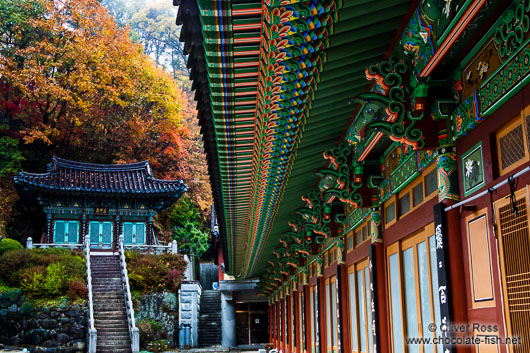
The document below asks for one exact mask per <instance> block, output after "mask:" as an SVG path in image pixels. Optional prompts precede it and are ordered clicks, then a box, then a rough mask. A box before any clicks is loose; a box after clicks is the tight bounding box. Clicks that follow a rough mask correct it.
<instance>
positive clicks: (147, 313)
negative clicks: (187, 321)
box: [134, 292, 178, 348]
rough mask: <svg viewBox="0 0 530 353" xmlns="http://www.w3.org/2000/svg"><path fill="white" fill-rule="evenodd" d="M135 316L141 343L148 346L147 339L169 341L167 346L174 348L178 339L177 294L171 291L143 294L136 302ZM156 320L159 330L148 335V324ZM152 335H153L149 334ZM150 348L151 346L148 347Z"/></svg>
mask: <svg viewBox="0 0 530 353" xmlns="http://www.w3.org/2000/svg"><path fill="white" fill-rule="evenodd" d="M134 316H135V319H136V323H137V326H138V327H139V329H140V345H141V346H143V347H148V344H147V342H145V341H146V340H152V341H159V340H164V341H166V342H167V347H169V348H173V347H175V346H176V344H177V339H178V301H177V295H176V294H173V293H169V292H162V293H151V294H143V295H142V297H141V298H140V299H139V300H137V301H136V302H135V309H134ZM153 321H154V322H156V323H157V324H158V325H159V326H160V329H159V330H154V331H155V332H152V333H153V334H152V337H147V336H148V335H146V332H145V331H148V330H145V328H146V326H145V325H146V324H148V325H149V322H153ZM149 336H151V335H149ZM148 348H149V347H148Z"/></svg>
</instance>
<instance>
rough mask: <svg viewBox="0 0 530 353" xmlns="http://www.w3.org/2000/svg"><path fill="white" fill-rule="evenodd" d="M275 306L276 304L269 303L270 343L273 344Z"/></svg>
mask: <svg viewBox="0 0 530 353" xmlns="http://www.w3.org/2000/svg"><path fill="white" fill-rule="evenodd" d="M273 306H274V304H271V303H270V302H269V342H272V336H273V331H272V328H273V327H274V326H273V322H274V318H273V315H272V313H273Z"/></svg>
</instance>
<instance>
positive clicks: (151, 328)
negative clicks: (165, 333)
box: [137, 319, 163, 347]
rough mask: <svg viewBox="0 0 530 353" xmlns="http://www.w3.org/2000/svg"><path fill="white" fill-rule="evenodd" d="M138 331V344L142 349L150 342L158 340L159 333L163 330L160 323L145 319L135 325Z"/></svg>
mask: <svg viewBox="0 0 530 353" xmlns="http://www.w3.org/2000/svg"><path fill="white" fill-rule="evenodd" d="M137 327H138V330H139V331H140V342H141V343H142V345H143V346H144V347H146V346H147V344H149V343H150V342H152V341H154V340H157V339H159V336H160V333H161V332H162V330H163V326H162V324H161V323H160V322H158V321H154V320H150V319H145V320H142V321H140V322H139V323H138V324H137Z"/></svg>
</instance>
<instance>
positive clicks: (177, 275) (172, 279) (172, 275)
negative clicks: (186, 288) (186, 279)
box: [164, 268, 183, 292]
mask: <svg viewBox="0 0 530 353" xmlns="http://www.w3.org/2000/svg"><path fill="white" fill-rule="evenodd" d="M182 274H183V273H182V271H181V270H177V269H176V268H172V269H171V270H169V271H168V272H167V275H166V276H165V277H164V282H165V284H166V289H167V290H169V291H171V292H176V291H177V289H178V287H179V285H180V280H181V279H182Z"/></svg>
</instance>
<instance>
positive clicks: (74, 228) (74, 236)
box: [53, 221, 79, 244]
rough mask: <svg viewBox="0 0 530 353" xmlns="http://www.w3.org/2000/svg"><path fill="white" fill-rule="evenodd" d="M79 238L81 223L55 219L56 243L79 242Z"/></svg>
mask: <svg viewBox="0 0 530 353" xmlns="http://www.w3.org/2000/svg"><path fill="white" fill-rule="evenodd" d="M78 239H79V223H78V222H77V221H55V222H54V226H53V242H54V243H55V244H77V242H78Z"/></svg>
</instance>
